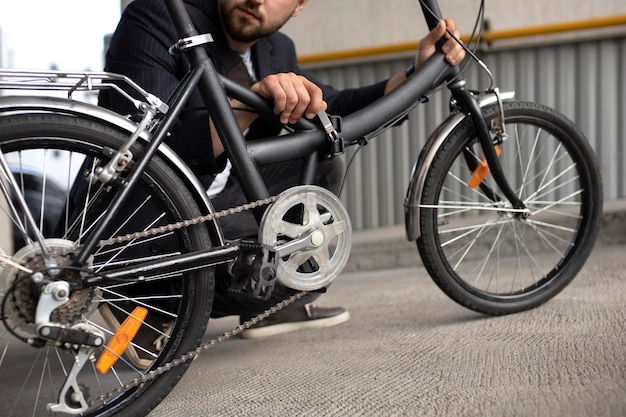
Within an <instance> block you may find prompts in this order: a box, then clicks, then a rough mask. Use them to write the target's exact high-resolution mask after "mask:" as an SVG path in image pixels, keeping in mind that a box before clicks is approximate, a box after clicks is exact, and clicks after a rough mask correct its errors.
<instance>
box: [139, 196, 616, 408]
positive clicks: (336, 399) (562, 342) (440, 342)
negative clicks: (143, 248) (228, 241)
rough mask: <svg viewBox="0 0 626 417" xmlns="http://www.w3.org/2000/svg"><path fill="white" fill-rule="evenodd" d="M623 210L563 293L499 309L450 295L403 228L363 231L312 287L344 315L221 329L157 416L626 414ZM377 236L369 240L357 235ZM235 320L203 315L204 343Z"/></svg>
mask: <svg viewBox="0 0 626 417" xmlns="http://www.w3.org/2000/svg"><path fill="white" fill-rule="evenodd" d="M622 208H624V203H623V202H615V204H608V205H607V209H606V210H605V213H606V214H605V217H604V220H603V225H604V226H603V230H602V233H601V235H602V236H601V238H600V239H599V242H598V245H597V246H596V248H595V249H594V252H593V254H592V256H591V257H590V259H589V261H588V262H587V264H586V265H585V267H584V269H583V271H582V272H581V273H580V274H579V276H578V277H576V279H575V280H574V281H573V282H572V283H571V284H570V285H569V286H568V287H567V288H566V289H565V290H564V291H563V292H562V293H561V294H559V295H558V296H557V297H555V298H554V299H553V300H551V301H550V302H548V303H547V304H545V305H543V306H541V307H539V308H536V309H534V310H531V311H527V312H524V313H519V314H515V315H510V316H504V317H487V316H484V315H481V314H478V313H474V312H472V311H469V310H467V309H465V308H463V307H460V306H458V305H457V304H456V303H454V302H453V301H451V300H450V299H448V298H447V297H446V296H445V295H444V294H443V293H442V292H441V291H440V290H439V289H438V288H437V287H436V286H435V284H434V283H433V282H432V280H431V279H430V277H428V275H427V274H426V272H425V270H424V269H423V267H422V266H420V265H419V260H418V257H417V253H416V251H415V245H414V243H410V242H403V243H402V244H401V243H400V242H401V239H403V235H402V234H401V233H400V234H397V232H398V231H399V232H402V230H401V229H397V228H396V230H393V229H394V228H392V229H389V230H377V231H376V236H377V237H376V239H373V238H372V236H371V235H367V234H362V235H358V234H357V236H355V249H354V250H353V252H354V253H357V254H358V253H363V254H365V255H366V254H368V253H369V257H367V256H360V257H359V258H358V259H357V258H355V259H352V260H351V262H352V265H353V266H352V267H350V269H349V270H348V271H346V272H344V273H343V274H342V276H340V277H339V278H338V279H337V280H336V281H335V283H334V284H333V286H332V291H329V293H328V294H326V295H324V296H323V297H321V298H320V304H321V305H337V304H340V305H343V306H345V307H346V308H348V310H349V311H350V313H351V320H350V321H349V322H348V323H345V324H343V325H341V326H337V327H334V328H329V329H322V330H309V331H302V332H296V333H291V334H285V335H280V336H276V337H273V338H269V339H265V340H243V339H239V338H234V339H231V340H228V341H226V342H224V343H222V344H220V345H218V346H216V347H214V348H213V349H211V350H209V351H208V352H206V353H204V354H203V355H201V356H200V357H199V358H198V359H197V360H195V361H194V363H193V364H192V365H191V367H190V369H189V370H188V372H187V374H186V375H185V376H184V377H183V379H182V381H181V382H180V383H179V384H178V386H177V387H176V388H175V389H174V391H173V392H172V393H171V394H170V395H169V396H168V397H167V398H166V399H165V400H164V401H163V403H162V404H161V405H160V406H159V407H158V408H157V409H156V410H154V411H153V412H152V413H151V417H162V416H168V417H169V416H172V417H175V416H185V417H194V416H255V417H260V416H277V417H282V416H477V417H478V416H480V417H488V416H498V417H501V416H550V417H560V416H563V417H578V416H580V417H583V416H585V417H586V416H594V417H595V416H598V417H599V416H606V417H622V416H626V395H625V394H626V340H625V335H626V291H625V290H626V284H625V282H626V268H625V267H626V257H625V255H626V210H622ZM385 236H386V238H385V239H383V237H385ZM375 241H378V245H376V246H377V247H378V250H376V251H374V250H373V249H372V248H371V247H370V248H365V249H363V246H360V245H363V244H366V243H367V244H375V243H376V242H375ZM390 242H396V243H397V244H398V245H400V246H396V247H394V246H393V245H394V244H395V243H390ZM403 245H405V247H403ZM360 251H362V252H360ZM373 253H375V254H377V255H378V254H380V257H381V259H385V260H384V261H380V262H378V263H377V262H374V263H373V264H375V265H379V266H381V267H382V269H381V270H375V269H374V268H373V267H372V262H371V260H370V258H371V257H372V256H374V255H372V254H373ZM385 254H386V256H385ZM377 255H376V256H377ZM389 256H391V257H392V258H393V257H395V258H393V259H392V260H391V261H390V260H388V259H387V258H389ZM405 256H406V257H405ZM366 261H367V262H366ZM405 261H406V262H412V263H413V264H411V265H404V264H403V263H402V262H405ZM393 262H397V263H393ZM390 264H391V265H392V266H393V267H389V266H388V265H390ZM355 265H356V266H355ZM368 268H369V269H371V270H369V271H368V270H367V269H368ZM376 269H378V268H376ZM350 271H353V272H350ZM236 324H237V320H236V319H235V318H233V317H228V318H224V319H219V320H213V321H211V323H210V324H209V329H208V330H207V334H206V340H209V339H211V338H213V337H215V336H217V335H219V334H221V333H222V332H224V331H227V330H230V329H231V328H232V327H234V326H235V325H236Z"/></svg>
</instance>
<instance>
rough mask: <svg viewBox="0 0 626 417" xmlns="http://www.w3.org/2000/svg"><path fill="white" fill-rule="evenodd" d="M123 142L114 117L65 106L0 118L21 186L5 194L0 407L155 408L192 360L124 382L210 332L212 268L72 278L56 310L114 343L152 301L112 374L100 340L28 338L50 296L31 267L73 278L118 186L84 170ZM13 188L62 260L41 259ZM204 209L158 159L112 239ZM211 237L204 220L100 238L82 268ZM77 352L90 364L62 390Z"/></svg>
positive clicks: (184, 249)
mask: <svg viewBox="0 0 626 417" xmlns="http://www.w3.org/2000/svg"><path fill="white" fill-rule="evenodd" d="M125 139H126V136H125V135H124V134H122V133H120V132H118V131H116V130H114V129H111V128H109V127H107V126H103V125H101V124H98V123H96V122H92V121H87V120H82V119H78V118H75V117H72V116H67V115H58V114H32V115H8V116H2V117H0V148H1V149H2V152H3V153H4V155H5V156H6V158H7V161H8V162H9V165H10V167H11V171H12V175H13V177H14V178H15V179H16V180H17V183H18V184H19V189H20V191H19V193H14V192H13V193H11V198H9V199H1V197H0V216H1V217H2V219H1V222H0V223H1V224H3V225H5V224H6V225H8V226H9V227H8V228H5V230H7V229H8V230H11V232H9V233H5V236H3V238H4V240H2V239H0V242H3V243H2V250H1V251H0V297H1V301H2V317H3V321H4V325H0V343H1V346H0V351H2V352H3V354H2V355H0V385H1V386H2V389H1V390H0V408H2V412H1V413H0V414H2V415H3V416H12V415H37V416H43V415H58V413H53V412H50V411H49V410H48V405H49V404H57V409H58V410H61V411H66V412H68V411H69V412H70V413H72V414H75V413H78V412H79V411H80V412H82V413H83V414H84V415H110V414H115V413H118V412H122V411H123V413H124V415H144V414H147V413H148V412H149V411H150V410H151V409H152V408H154V407H155V406H156V405H158V404H159V403H160V401H161V400H162V399H163V398H164V397H165V396H166V395H167V393H169V391H170V390H171V389H172V388H173V387H174V385H175V384H176V383H177V382H178V380H179V379H180V378H181V376H182V375H183V373H184V372H185V370H186V368H187V367H188V363H187V364H184V365H181V366H178V367H176V368H173V370H171V371H169V372H165V373H163V374H162V375H159V376H157V377H156V378H155V379H152V380H150V381H149V382H147V383H143V384H141V385H140V386H138V387H134V388H130V389H127V388H125V387H124V385H125V384H128V383H129V382H131V381H133V380H135V379H137V378H141V377H142V376H143V375H145V374H146V373H147V372H148V371H149V370H151V369H154V368H156V367H158V366H160V365H162V364H164V363H167V362H169V361H171V360H172V359H173V358H175V357H178V356H180V355H181V354H184V353H187V352H188V351H190V350H193V349H194V348H195V347H197V346H198V345H199V343H200V341H201V338H202V336H203V334H204V330H205V328H206V324H207V322H208V318H209V315H210V310H211V303H212V295H213V270H212V269H210V268H204V269H196V270H192V271H176V272H172V273H168V274H162V275H154V276H146V277H145V280H143V281H140V280H133V281H124V280H118V281H114V282H108V283H106V284H102V285H100V286H97V287H92V288H85V289H74V288H73V287H70V288H72V291H71V294H70V300H69V302H67V303H65V304H64V305H62V306H60V307H58V308H57V309H56V310H54V311H53V312H52V313H51V314H50V318H51V319H50V320H51V322H52V323H53V324H61V325H63V326H65V327H66V328H72V329H83V330H84V329H87V331H90V332H92V333H93V334H101V335H102V336H104V339H106V340H109V339H110V338H111V336H112V335H113V334H114V333H115V331H116V330H117V328H118V327H119V326H120V324H121V323H122V322H123V321H124V320H125V319H126V318H127V317H128V316H129V315H130V314H131V312H132V311H133V310H134V309H135V308H136V307H142V308H143V309H145V310H147V317H146V319H145V321H144V323H143V325H142V326H141V328H140V330H139V333H138V334H137V336H136V337H135V338H134V340H133V342H132V343H131V345H130V347H128V348H127V349H126V351H125V353H124V354H123V355H122V356H121V357H120V358H119V359H118V360H117V362H116V363H115V364H114V365H113V367H112V368H111V370H109V371H108V372H106V373H104V374H102V373H100V372H99V371H97V370H96V366H95V362H96V360H97V359H98V358H99V357H100V355H101V353H102V352H103V351H104V350H105V348H104V347H98V348H95V349H94V351H93V352H91V353H90V354H89V355H87V356H88V357H87V356H85V354H84V353H85V351H79V350H78V349H77V346H67V345H60V346H59V345H55V344H54V343H49V342H48V343H46V344H45V345H44V346H43V347H39V348H36V347H33V346H32V345H31V344H29V343H27V340H28V339H32V338H34V337H36V330H35V314H36V312H37V311H36V308H37V305H38V300H39V298H40V297H41V296H42V295H41V289H42V283H41V282H38V281H36V280H33V274H32V273H31V272H29V271H35V270H41V271H42V272H43V277H44V281H43V282H44V283H45V282H46V280H50V281H54V282H63V281H65V282H68V283H69V284H70V285H72V284H74V283H75V281H76V279H75V273H74V272H75V269H72V267H71V266H72V261H73V259H74V256H75V254H76V253H77V251H78V250H79V249H78V248H80V245H81V243H82V242H84V241H85V238H86V237H88V236H89V234H90V233H92V230H93V225H94V224H95V223H96V222H97V221H98V219H100V218H101V216H102V214H103V213H105V212H106V211H107V210H108V205H109V204H110V201H111V195H112V194H113V193H114V192H115V191H116V189H115V187H112V188H107V187H104V186H102V184H101V183H99V182H97V183H95V184H89V182H88V181H86V180H85V175H84V174H85V173H90V172H93V171H94V169H95V167H96V166H97V165H98V164H100V163H102V162H104V163H106V162H107V161H108V160H109V158H110V157H111V155H112V153H113V152H112V150H114V149H118V148H119V147H120V145H121V144H122V143H123V141H124V140H125ZM139 151H140V149H139V146H138V145H137V146H135V147H134V148H133V149H131V152H132V153H133V154H134V155H137V154H138V153H139ZM122 175H124V173H123V172H122ZM3 182H5V183H6V181H4V180H3ZM16 194H21V195H22V196H23V197H24V200H25V201H26V203H27V205H28V210H27V211H28V213H30V214H31V215H32V216H33V218H34V220H35V222H34V224H35V225H36V229H37V230H38V231H39V232H40V233H41V234H42V235H43V239H44V242H45V243H46V246H47V247H48V249H49V252H50V253H51V255H52V258H53V259H54V260H55V262H56V263H57V265H58V266H59V268H58V269H57V270H56V271H53V270H52V269H51V268H49V267H48V266H49V264H48V263H46V261H45V260H44V258H43V256H42V251H41V250H40V249H39V244H38V243H36V241H35V237H36V233H35V231H34V230H33V228H32V227H29V226H27V224H28V222H26V220H25V216H27V213H26V212H25V211H24V210H22V209H21V207H20V205H19V203H18V196H17V195H16ZM0 195H2V194H0ZM202 214H206V213H202V212H201V210H200V209H199V207H198V204H197V203H196V200H195V199H194V196H193V194H192V192H191V191H189V190H188V188H187V187H186V185H185V183H184V182H183V180H181V179H180V178H179V177H177V175H176V173H175V172H174V171H172V170H171V169H170V168H168V165H167V163H166V162H165V161H163V160H161V159H159V158H158V157H155V158H153V160H151V161H150V163H149V165H148V167H147V168H146V170H145V173H144V174H143V176H142V177H141V180H140V182H139V184H138V185H137V187H136V188H135V189H134V190H133V193H132V198H130V201H128V202H127V203H125V204H124V205H123V207H122V208H121V210H119V212H118V215H117V216H116V217H115V220H114V221H113V224H111V225H109V226H108V227H107V228H106V236H104V238H110V237H113V236H120V235H124V234H127V233H134V232H140V231H143V230H147V229H150V228H154V227H157V226H161V225H166V224H171V223H174V222H178V221H181V220H185V219H191V218H194V217H197V216H199V215H202ZM9 235H10V236H9ZM210 245H211V239H210V236H209V233H208V231H207V228H206V226H204V225H199V226H192V227H186V228H183V229H180V230H171V231H169V232H167V233H164V234H160V235H156V236H150V237H140V238H135V239H132V240H130V241H127V242H122V243H115V244H107V245H104V246H100V247H98V248H97V249H96V250H95V251H94V253H93V254H92V255H91V256H90V258H89V260H88V261H87V264H86V265H82V268H83V269H84V270H88V271H91V272H95V273H98V274H101V275H102V274H105V273H106V271H110V270H112V269H115V268H116V267H119V266H128V265H139V264H141V263H142V262H145V261H150V260H157V259H164V258H167V257H170V256H173V255H177V254H181V253H189V252H194V251H198V250H202V249H206V248H207V247H210ZM39 304H41V303H39ZM79 360H83V361H85V362H86V363H85V365H84V366H83V367H82V369H81V370H80V373H78V374H77V375H76V381H75V384H72V386H71V387H70V389H65V390H64V389H63V387H64V384H65V383H66V381H67V380H71V379H72V378H71V370H72V369H73V366H74V364H75V363H76V362H77V361H79ZM68 375H70V378H69V379H68ZM66 388H67V387H66ZM114 390H118V393H117V394H116V395H114V396H112V397H111V398H108V399H107V400H106V401H105V402H102V401H101V400H102V398H104V397H101V396H106V394H108V393H110V392H112V391H114ZM60 393H62V394H60ZM99 397H101V398H100V400H99ZM83 399H84V401H83ZM59 404H60V406H61V407H60V408H59V407H58V406H59ZM86 405H87V406H86ZM85 406H86V409H85V410H83V408H85Z"/></svg>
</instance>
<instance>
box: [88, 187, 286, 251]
mask: <svg viewBox="0 0 626 417" xmlns="http://www.w3.org/2000/svg"><path fill="white" fill-rule="evenodd" d="M276 200H278V196H273V197H268V198H264V199H261V200H257V201H253V202H251V203H247V204H243V205H241V206H237V207H233V208H229V209H225V210H222V211H218V212H216V213H209V214H207V215H205V216H199V217H196V218H195V219H190V220H183V221H180V222H177V223H171V224H167V225H165V226H159V227H155V228H152V229H148V230H144V231H143V232H135V233H129V234H127V235H122V236H117V237H114V238H111V239H105V240H101V241H100V242H98V246H99V247H102V246H107V245H113V244H115V243H124V242H130V241H131V240H135V239H140V238H148V237H150V236H155V235H158V234H160V233H166V232H172V231H174V230H179V229H182V228H183V227H189V226H194V225H196V224H200V223H205V222H208V221H211V220H215V219H219V218H221V217H226V216H229V215H231V214H237V213H241V212H243V211H247V210H251V209H254V208H257V207H261V206H264V205H267V204H271V203H273V202H275V201H276Z"/></svg>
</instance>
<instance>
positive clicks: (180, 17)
mask: <svg viewBox="0 0 626 417" xmlns="http://www.w3.org/2000/svg"><path fill="white" fill-rule="evenodd" d="M165 2H166V5H167V8H168V10H169V12H170V14H171V16H172V19H173V22H174V24H175V26H176V29H177V31H178V33H179V34H180V38H181V39H188V38H191V37H194V36H197V35H199V34H198V32H197V30H196V28H195V26H194V25H193V23H192V21H191V18H190V16H189V14H188V12H187V9H186V8H185V5H184V3H183V0H166V1H165ZM421 4H422V8H423V12H424V16H425V18H426V21H427V23H428V26H429V28H431V29H432V28H434V27H435V26H436V25H437V24H438V22H439V16H441V13H440V11H439V6H438V3H437V1H436V0H421ZM184 53H185V54H186V56H187V57H188V59H189V62H190V64H191V68H192V69H191V71H190V73H189V74H188V75H187V76H186V77H185V78H184V80H183V82H181V84H180V86H179V87H178V89H177V90H176V92H175V93H174V94H173V95H172V97H171V99H170V101H169V102H168V105H169V106H170V111H169V112H168V113H167V115H166V117H165V118H164V119H163V121H162V123H161V124H160V126H159V127H158V128H157V130H156V131H155V132H154V136H153V138H152V139H151V141H150V143H149V144H147V146H146V148H145V152H144V153H143V154H142V155H141V156H140V157H139V158H138V161H137V164H136V166H135V167H134V168H133V169H132V171H131V172H130V174H129V175H128V178H127V179H126V185H125V187H123V188H122V189H121V191H119V192H118V194H117V195H116V197H115V198H114V200H113V202H112V204H111V206H110V209H109V210H108V212H107V214H106V215H105V216H104V217H103V218H102V219H101V221H100V222H99V224H98V226H97V228H96V229H95V230H94V231H93V233H92V235H91V236H90V237H89V239H88V240H87V241H86V242H85V243H84V245H83V248H82V249H81V252H80V254H79V255H78V256H77V259H76V264H77V265H81V264H83V263H84V262H85V261H86V260H87V259H88V257H89V255H90V254H91V253H92V252H93V250H94V249H95V247H96V245H97V243H98V241H99V239H100V238H101V235H102V233H103V231H104V227H105V225H106V224H107V223H108V222H109V221H111V220H112V219H113V217H114V216H115V213H116V211H117V209H118V208H120V207H121V204H122V202H123V201H124V200H125V198H126V197H127V196H128V194H129V193H130V192H131V190H132V188H133V186H134V185H135V184H136V183H137V181H138V180H139V177H140V175H141V173H142V171H143V169H144V168H145V167H146V165H147V164H148V162H149V160H150V158H152V157H153V156H154V154H155V153H156V150H157V148H158V146H159V145H160V144H161V143H162V142H163V141H164V139H165V137H166V135H167V132H168V131H169V130H170V128H171V127H172V125H173V124H174V123H175V121H176V119H177V117H178V115H179V114H180V112H181V111H182V109H183V107H184V105H185V103H186V101H187V99H188V98H189V96H190V95H191V94H192V92H193V91H194V90H195V89H196V88H199V91H200V93H201V95H202V98H203V100H204V102H205V105H206V108H207V110H208V112H209V116H210V117H211V120H212V121H213V123H214V125H215V127H216V129H217V132H218V134H219V135H220V138H222V143H223V145H224V147H225V149H226V152H227V154H228V157H229V159H230V161H231V163H232V165H233V170H234V171H235V172H236V175H237V176H238V177H239V178H241V179H242V181H241V186H242V189H243V192H244V194H245V196H246V197H247V198H248V201H255V200H259V199H264V198H267V197H269V192H268V190H267V186H266V185H265V183H264V181H263V179H262V177H261V174H260V172H259V166H263V165H269V164H274V163H279V162H287V161H292V160H297V159H302V160H304V162H305V163H304V167H305V168H304V170H303V174H301V181H302V184H310V183H312V180H313V176H314V174H315V169H316V167H317V164H318V162H319V159H320V157H321V153H322V152H323V150H324V149H325V147H326V146H327V144H328V143H327V141H328V140H329V139H328V137H327V135H326V132H325V130H324V129H323V128H322V127H321V125H319V124H316V123H314V122H311V121H308V120H304V119H302V120H300V121H299V122H298V123H296V124H295V125H292V126H290V128H292V130H293V132H291V133H290V134H288V135H284V136H280V138H278V137H268V138H264V139H260V140H255V141H253V142H246V140H245V138H244V136H243V133H242V132H241V130H240V128H239V125H238V124H237V120H236V119H235V116H234V113H233V110H232V109H231V107H230V104H229V101H228V100H227V99H226V97H233V98H236V99H238V100H239V101H241V102H243V103H245V104H247V105H248V106H250V107H252V108H254V109H255V110H257V111H258V112H259V114H260V115H261V117H267V118H270V119H272V120H274V121H276V122H277V123H278V118H277V116H276V115H274V114H273V111H272V107H273V106H272V104H271V103H270V102H268V101H267V100H266V99H264V98H262V97H260V96H259V95H257V94H255V93H254V92H252V91H251V90H249V89H246V88H244V87H241V86H239V85H238V84H236V83H234V82H232V81H230V80H228V79H226V78H225V77H223V76H222V75H220V74H218V73H217V71H216V69H215V66H214V65H213V62H212V61H211V59H210V58H209V56H208V54H207V51H206V49H205V47H204V46H202V45H200V46H195V47H192V48H189V49H187V50H185V52H184ZM444 82H446V83H448V84H449V86H450V90H451V92H452V95H453V97H454V98H455V99H456V100H457V102H458V103H459V104H460V107H461V109H462V110H463V111H464V112H466V113H468V114H470V115H471V117H472V119H473V121H474V124H475V127H476V132H477V136H478V138H479V140H480V143H481V145H482V147H483V149H484V152H485V157H486V159H487V162H488V164H489V167H490V169H491V171H492V173H493V176H494V178H495V180H496V183H497V184H498V186H500V188H501V190H502V191H503V193H504V194H505V196H506V197H507V198H508V199H509V200H510V201H511V203H512V204H513V206H514V207H515V208H522V207H523V204H522V203H521V201H520V200H519V199H518V198H517V196H516V195H515V193H514V192H513V191H512V190H511V188H510V186H509V185H508V182H507V181H506V178H505V176H504V173H503V172H502V169H501V167H500V164H499V162H498V158H497V155H496V153H495V150H494V147H493V142H492V139H491V136H490V133H489V129H488V127H487V125H486V123H485V121H484V118H483V116H482V112H481V110H480V108H479V107H478V105H477V103H476V101H475V100H474V98H473V97H472V95H471V94H470V93H469V92H468V91H466V90H465V89H464V88H463V85H464V80H463V79H462V78H461V77H460V74H459V68H458V67H452V66H450V65H449V64H448V63H447V62H446V60H445V56H444V54H443V53H435V54H434V55H433V56H432V57H431V58H429V59H428V60H427V61H426V62H425V63H424V64H423V65H421V66H420V67H419V68H418V69H417V70H416V71H415V72H414V73H413V74H412V75H411V76H410V77H408V79H407V80H406V81H404V83H403V84H402V85H401V86H399V87H398V88H396V89H394V90H392V91H391V92H389V93H388V94H386V95H385V96H383V97H381V98H380V99H378V100H377V101H376V102H374V103H372V104H370V105H368V106H367V107H365V108H363V109H361V110H358V111H356V112H354V113H352V114H350V115H347V116H345V117H343V118H342V121H341V131H340V132H339V135H340V140H343V141H344V143H349V144H353V143H357V142H358V141H359V139H361V138H363V137H365V136H366V135H368V134H371V133H372V132H374V131H376V130H377V129H378V128H379V127H380V126H383V125H386V124H388V123H389V122H390V121H393V120H396V119H398V118H399V117H401V116H402V115H404V114H405V113H406V111H407V109H410V108H413V107H414V106H415V105H416V104H418V103H419V102H420V99H421V98H422V97H425V96H426V95H427V94H428V93H429V92H431V91H433V90H434V89H435V88H437V87H438V86H440V85H441V84H442V83H444ZM207 146H210V142H209V141H208V140H207ZM255 215H256V217H257V220H260V218H261V217H260V216H261V215H262V210H259V211H257V212H255ZM236 249H237V248H236V246H235V247H232V246H231V247H226V249H224V250H220V249H219V248H217V249H216V248H213V249H207V250H206V251H201V252H199V253H192V254H184V255H180V256H177V257H175V259H174V262H175V263H176V265H178V268H183V266H182V265H184V267H185V268H189V267H202V266H210V265H214V264H216V263H221V262H226V261H228V260H230V259H233V258H234V257H235V256H236ZM172 265H173V261H172V260H163V261H155V262H151V263H146V264H145V265H142V266H133V267H128V268H125V267H122V268H119V269H116V270H114V271H107V273H106V274H107V275H108V276H115V277H116V278H117V279H120V278H128V277H132V276H137V275H142V274H144V273H146V272H150V271H156V270H159V268H163V269H165V270H167V269H168V268H172ZM100 279H101V278H98V277H91V278H88V279H86V280H85V282H86V283H87V282H89V284H88V285H95V284H96V283H97V282H98V281H99V280H100Z"/></svg>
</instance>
